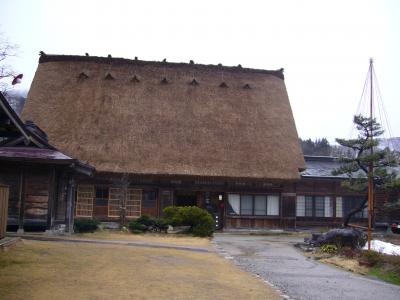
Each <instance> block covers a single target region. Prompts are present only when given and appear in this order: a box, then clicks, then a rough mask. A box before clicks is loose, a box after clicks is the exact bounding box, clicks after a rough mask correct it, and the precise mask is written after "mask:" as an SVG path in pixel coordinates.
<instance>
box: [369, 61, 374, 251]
mask: <svg viewBox="0 0 400 300" xmlns="http://www.w3.org/2000/svg"><path fill="white" fill-rule="evenodd" d="M372 65H373V60H372V58H371V59H370V60H369V75H370V88H371V90H370V93H371V94H370V103H369V105H370V106H369V112H370V139H371V157H372V155H373V154H374V147H372V141H373V132H372V131H373V125H372V120H373V101H374V90H373V83H372V79H373V78H372ZM373 205H374V167H373V162H372V161H371V162H370V163H369V166H368V250H371V239H372V214H373V210H374V206H373Z"/></svg>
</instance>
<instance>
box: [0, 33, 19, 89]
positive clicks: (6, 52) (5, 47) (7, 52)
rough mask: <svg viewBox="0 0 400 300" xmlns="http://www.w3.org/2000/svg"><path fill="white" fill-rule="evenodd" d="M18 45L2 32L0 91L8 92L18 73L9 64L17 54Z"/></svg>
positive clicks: (0, 42)
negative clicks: (12, 42)
mask: <svg viewBox="0 0 400 300" xmlns="http://www.w3.org/2000/svg"><path fill="white" fill-rule="evenodd" d="M17 49H18V46H17V45H14V44H11V43H10V42H9V41H8V39H7V38H6V37H5V36H4V34H3V33H1V32H0V91H1V92H2V93H3V94H6V93H7V91H8V89H9V88H10V86H11V81H12V80H13V78H14V77H15V76H16V73H15V72H14V70H13V69H12V67H11V66H10V65H9V59H10V58H11V57H14V56H16V54H17Z"/></svg>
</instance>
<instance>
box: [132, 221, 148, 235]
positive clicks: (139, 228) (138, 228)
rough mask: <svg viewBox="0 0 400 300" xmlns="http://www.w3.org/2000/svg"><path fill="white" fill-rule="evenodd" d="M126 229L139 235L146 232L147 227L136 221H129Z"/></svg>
mask: <svg viewBox="0 0 400 300" xmlns="http://www.w3.org/2000/svg"><path fill="white" fill-rule="evenodd" d="M128 228H129V230H130V231H131V232H133V233H141V232H145V231H146V230H147V226H146V225H144V224H142V223H140V222H138V221H137V220H133V221H130V222H129V223H128Z"/></svg>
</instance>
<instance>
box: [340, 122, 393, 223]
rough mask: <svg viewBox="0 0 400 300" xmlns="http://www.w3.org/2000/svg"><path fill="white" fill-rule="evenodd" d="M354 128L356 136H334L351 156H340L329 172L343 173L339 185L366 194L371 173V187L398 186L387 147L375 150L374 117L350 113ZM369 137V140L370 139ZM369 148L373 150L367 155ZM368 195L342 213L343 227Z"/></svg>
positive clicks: (376, 129)
mask: <svg viewBox="0 0 400 300" xmlns="http://www.w3.org/2000/svg"><path fill="white" fill-rule="evenodd" d="M353 122H354V124H355V125H356V128H357V130H358V137H357V138H356V139H348V140H347V139H336V142H337V143H338V144H339V145H341V146H343V147H346V148H348V149H349V150H351V152H352V153H354V155H353V157H342V158H341V159H340V162H341V166H340V167H339V168H337V169H335V170H334V171H333V172H332V174H333V175H343V174H345V175H347V177H348V179H347V180H346V181H344V182H343V183H342V185H343V186H344V187H345V188H347V189H349V190H351V191H355V192H360V193H364V194H366V193H367V191H368V178H369V177H370V176H373V185H374V189H375V190H377V191H379V190H381V191H382V190H384V191H385V190H386V191H387V190H391V189H394V188H397V187H398V186H399V182H398V180H397V179H396V172H395V171H394V170H393V169H391V167H395V166H397V160H396V158H395V156H394V154H393V153H392V152H391V151H390V150H389V149H384V150H380V149H378V147H377V146H378V144H379V140H378V137H379V136H381V135H382V134H383V132H384V131H383V130H382V128H381V126H380V124H379V123H377V122H376V120H375V119H373V120H372V121H371V120H370V119H369V118H365V117H363V116H361V115H358V116H354V120H353ZM371 136H372V140H371ZM371 149H373V153H372V154H371ZM370 163H372V168H373V174H369V171H368V167H369V165H370ZM367 201H368V196H366V197H365V199H364V201H362V203H361V205H360V206H359V207H357V208H355V209H353V210H351V211H350V212H349V213H348V214H347V215H346V216H345V221H344V226H347V225H348V223H349V222H350V220H351V218H352V216H354V215H355V214H356V213H358V212H360V211H361V210H363V209H364V208H365V207H366V206H367Z"/></svg>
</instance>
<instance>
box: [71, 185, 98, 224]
mask: <svg viewBox="0 0 400 300" xmlns="http://www.w3.org/2000/svg"><path fill="white" fill-rule="evenodd" d="M76 196H77V197H76V207H75V215H76V216H77V217H91V216H92V215H93V199H94V186H92V185H78V189H77V195H76Z"/></svg>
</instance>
